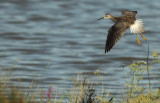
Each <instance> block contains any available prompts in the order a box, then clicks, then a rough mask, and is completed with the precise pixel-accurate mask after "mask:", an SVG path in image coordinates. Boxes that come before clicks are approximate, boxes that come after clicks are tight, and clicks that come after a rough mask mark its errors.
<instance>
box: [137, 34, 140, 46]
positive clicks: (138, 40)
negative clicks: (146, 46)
mask: <svg viewBox="0 0 160 103" xmlns="http://www.w3.org/2000/svg"><path fill="white" fill-rule="evenodd" d="M136 39H137V43H138V44H139V45H141V43H140V41H139V39H138V35H137V34H136Z"/></svg>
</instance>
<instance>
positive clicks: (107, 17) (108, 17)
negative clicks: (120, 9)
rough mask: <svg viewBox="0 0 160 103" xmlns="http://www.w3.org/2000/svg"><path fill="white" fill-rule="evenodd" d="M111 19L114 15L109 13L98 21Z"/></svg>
mask: <svg viewBox="0 0 160 103" xmlns="http://www.w3.org/2000/svg"><path fill="white" fill-rule="evenodd" d="M111 18H112V15H111V14H109V13H107V14H105V15H104V16H103V17H101V18H99V19H97V20H101V19H111Z"/></svg>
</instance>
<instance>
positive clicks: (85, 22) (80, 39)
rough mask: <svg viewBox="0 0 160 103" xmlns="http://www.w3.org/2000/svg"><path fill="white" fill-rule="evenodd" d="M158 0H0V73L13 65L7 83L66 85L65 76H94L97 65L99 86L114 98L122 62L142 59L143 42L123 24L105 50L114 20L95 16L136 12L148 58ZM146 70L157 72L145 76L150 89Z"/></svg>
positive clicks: (154, 41) (159, 21) (156, 29)
mask: <svg viewBox="0 0 160 103" xmlns="http://www.w3.org/2000/svg"><path fill="white" fill-rule="evenodd" d="M159 4H160V1H158V0H155V1H152V2H146V0H134V1H133V0H132V1H128V0H97V1H93V0H0V69H1V70H0V73H1V74H2V75H3V74H5V72H7V71H8V70H9V69H10V68H13V69H12V76H11V79H10V81H9V83H10V85H15V86H16V87H27V88H28V86H29V85H30V83H31V81H32V79H33V78H34V79H36V81H37V84H38V85H40V89H46V91H47V88H48V87H49V84H57V83H59V85H58V86H54V85H53V87H54V88H58V89H64V88H69V87H70V85H71V84H70V83H69V80H68V79H67V78H70V77H74V76H75V75H76V74H77V73H79V74H81V75H87V76H88V77H89V78H90V77H92V78H94V76H93V74H94V72H95V71H97V70H100V73H101V75H103V78H102V79H103V81H104V89H105V90H106V91H109V92H110V93H111V94H112V95H115V96H117V97H118V96H119V95H120V94H121V92H122V91H121V89H122V88H124V84H125V83H126V80H125V79H126V76H125V73H126V72H127V71H129V67H128V65H129V64H131V63H132V62H134V61H137V60H142V61H146V58H147V50H148V49H147V48H148V42H147V41H144V40H143V39H142V38H141V37H140V35H139V39H140V42H141V44H142V47H141V46H140V45H138V43H137V41H136V35H135V34H131V33H130V31H129V29H128V30H127V31H126V33H125V35H124V37H123V38H121V40H120V41H119V42H118V43H117V44H116V45H115V46H114V47H113V48H112V50H111V51H110V52H109V53H107V54H105V53H104V47H105V40H106V37H107V34H108V30H109V28H110V27H111V26H112V25H113V24H114V23H113V22H112V21H110V20H101V21H98V20H97V19H98V18H100V17H102V16H103V15H104V14H105V13H110V14H112V15H113V16H120V15H121V12H120V11H121V10H122V9H128V10H134V11H138V14H137V19H142V20H143V21H144V29H145V32H144V33H143V35H144V37H146V38H147V40H148V41H149V43H150V44H149V45H150V50H149V51H150V59H152V56H151V53H152V51H154V50H155V49H159V38H160V35H159V34H160V18H159V17H160V12H159V10H160V6H159ZM122 65H123V66H125V67H123V66H122ZM152 73H153V74H154V75H155V77H157V79H154V81H151V82H152V83H154V84H155V85H153V88H156V87H157V83H158V78H159V76H160V72H159V71H158V70H156V69H155V70H153V71H152ZM144 76H146V74H144ZM144 83H146V84H147V83H148V81H147V80H145V79H144V81H143V83H142V85H143V84H144ZM19 84H23V86H22V85H19Z"/></svg>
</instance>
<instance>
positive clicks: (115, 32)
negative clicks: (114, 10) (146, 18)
mask: <svg viewBox="0 0 160 103" xmlns="http://www.w3.org/2000/svg"><path fill="white" fill-rule="evenodd" d="M136 14H137V11H129V10H122V11H121V16H120V17H114V16H112V15H111V14H109V13H107V14H105V15H104V16H103V17H101V18H99V19H98V20H101V19H110V20H112V21H113V22H115V24H114V25H113V26H112V27H111V28H110V29H109V31H108V36H107V39H106V45H105V53H106V52H109V51H110V50H111V49H112V47H113V46H114V45H115V44H116V43H117V42H118V40H119V39H120V38H121V37H122V36H123V34H124V33H125V31H126V29H128V28H130V31H131V33H135V34H136V40H137V42H138V44H139V45H141V43H140V41H139V39H138V36H137V33H139V34H140V35H141V37H142V38H143V39H144V40H146V38H145V37H143V35H142V33H143V32H144V28H143V21H142V20H141V19H138V20H136Z"/></svg>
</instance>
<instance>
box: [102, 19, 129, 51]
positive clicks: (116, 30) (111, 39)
mask: <svg viewBox="0 0 160 103" xmlns="http://www.w3.org/2000/svg"><path fill="white" fill-rule="evenodd" d="M127 28H128V26H127V25H126V23H125V22H116V23H115V24H114V25H113V26H112V27H111V28H110V29H109V31H108V36H107V40H106V46H105V53H106V52H108V51H110V49H112V47H113V46H114V45H115V44H116V42H118V40H119V39H120V38H121V37H122V36H123V34H124V32H125V31H126V29H127Z"/></svg>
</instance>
